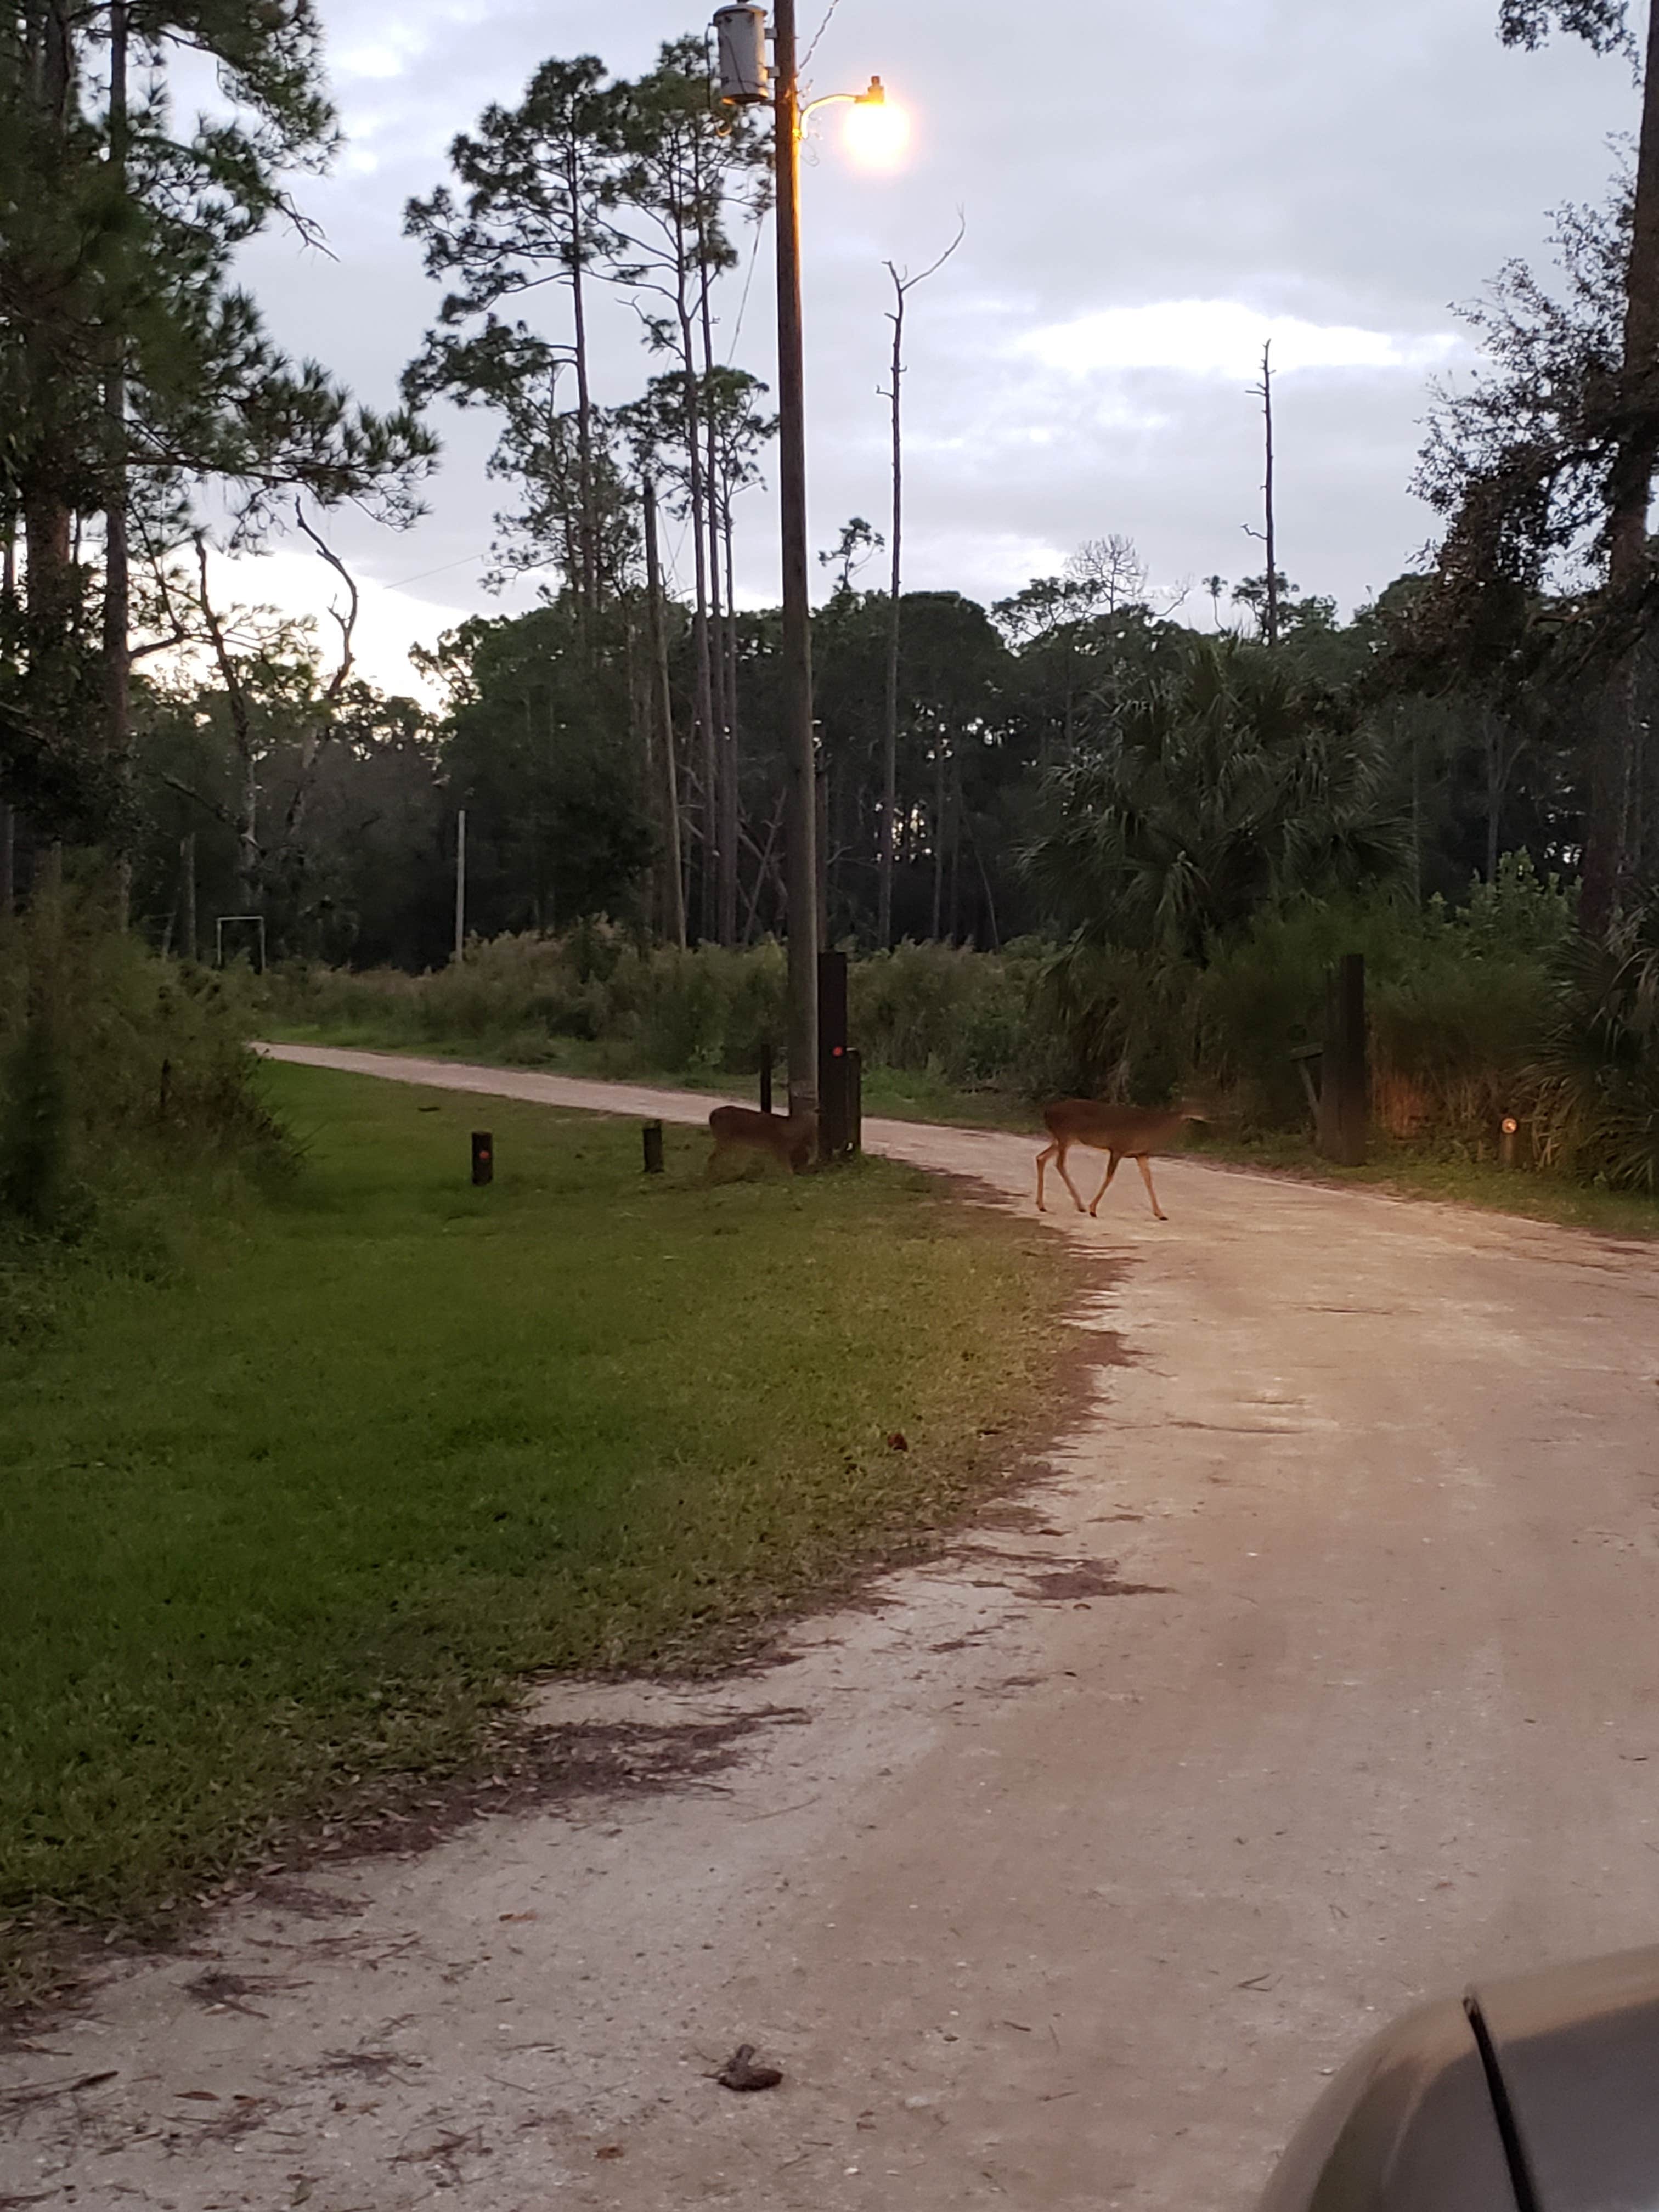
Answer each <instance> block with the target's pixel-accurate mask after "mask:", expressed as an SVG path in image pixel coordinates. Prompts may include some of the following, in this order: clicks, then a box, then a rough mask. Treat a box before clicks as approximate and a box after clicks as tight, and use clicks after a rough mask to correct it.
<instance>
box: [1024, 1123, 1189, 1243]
mask: <svg viewBox="0 0 1659 2212" xmlns="http://www.w3.org/2000/svg"><path fill="white" fill-rule="evenodd" d="M1042 1118H1043V1120H1044V1121H1046V1122H1047V1123H1048V1134H1049V1135H1050V1137H1052V1138H1053V1139H1054V1142H1053V1143H1052V1144H1051V1145H1048V1146H1045V1148H1044V1149H1043V1150H1042V1152H1039V1153H1038V1154H1037V1161H1036V1171H1037V1189H1036V1202H1037V1212H1039V1213H1043V1212H1047V1210H1048V1209H1047V1208H1046V1207H1045V1206H1044V1205H1043V1203H1042V1171H1043V1170H1044V1169H1045V1168H1046V1167H1047V1166H1048V1163H1049V1161H1050V1160H1053V1161H1054V1164H1055V1166H1056V1167H1057V1168H1058V1169H1059V1170H1060V1181H1061V1182H1063V1183H1064V1184H1065V1186H1066V1189H1067V1190H1069V1191H1070V1192H1071V1194H1072V1196H1073V1198H1074V1199H1076V1200H1077V1210H1078V1212H1079V1213H1084V1212H1087V1213H1089V1214H1090V1215H1092V1214H1093V1213H1094V1210H1095V1206H1098V1205H1099V1204H1100V1201H1101V1200H1102V1199H1103V1198H1104V1197H1105V1195H1106V1191H1107V1187H1108V1185H1109V1183H1110V1182H1111V1180H1112V1177H1113V1176H1115V1174H1116V1173H1117V1164H1118V1162H1119V1161H1120V1160H1133V1162H1134V1164H1135V1165H1136V1166H1137V1167H1138V1168H1139V1170H1140V1179H1141V1181H1142V1182H1144V1183H1145V1184H1146V1195H1147V1197H1148V1198H1150V1199H1151V1200H1152V1212H1153V1213H1154V1215H1155V1216H1156V1217H1157V1218H1158V1220H1159V1221H1167V1220H1168V1219H1169V1218H1170V1217H1169V1215H1168V1214H1167V1213H1165V1212H1164V1209H1163V1207H1162V1206H1159V1204H1158V1193H1157V1192H1156V1191H1155V1190H1154V1189H1153V1188H1152V1154H1153V1153H1154V1152H1168V1151H1169V1149H1170V1144H1171V1143H1172V1142H1173V1140H1174V1139H1175V1138H1176V1137H1177V1136H1178V1135H1179V1134H1180V1133H1181V1127H1182V1123H1183V1122H1185V1121H1206V1120H1207V1119H1208V1116H1207V1115H1206V1113H1205V1112H1204V1109H1203V1108H1202V1107H1200V1106H1194V1105H1189V1104H1186V1103H1183V1104H1182V1105H1179V1106H1170V1107H1168V1108H1164V1109H1147V1108H1146V1107H1143V1106H1109V1105H1107V1104H1106V1103H1105V1101H1104V1100H1103V1099H1100V1098H1061V1099H1058V1100H1057V1101H1056V1102H1055V1103H1054V1105H1052V1106H1046V1107H1044V1109H1043V1112H1042ZM1073 1145H1081V1146H1084V1148H1085V1150H1086V1151H1088V1152H1104V1153H1105V1154H1106V1155H1107V1162H1106V1176H1105V1181H1104V1182H1102V1184H1101V1186H1100V1188H1099V1189H1098V1190H1097V1192H1096V1193H1095V1200H1094V1206H1085V1205H1084V1203H1083V1200H1082V1199H1081V1198H1080V1197H1079V1195H1078V1188H1077V1185H1076V1184H1075V1183H1074V1182H1073V1181H1072V1178H1071V1176H1069V1175H1067V1174H1066V1153H1067V1152H1070V1150H1071V1148H1072V1146H1073Z"/></svg>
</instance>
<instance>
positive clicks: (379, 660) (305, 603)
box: [213, 547, 466, 705]
mask: <svg viewBox="0 0 1659 2212" xmlns="http://www.w3.org/2000/svg"><path fill="white" fill-rule="evenodd" d="M213 566H214V571H215V574H214V586H213V588H214V590H215V592H216V593H220V594H222V596H223V597H224V599H226V600H227V601H228V602H230V603H232V604H235V605H242V606H248V607H254V606H272V607H277V608H280V609H281V611H283V614H285V615H296V616H308V617H310V618H311V620H312V622H313V623H314V625H315V628H316V636H317V644H318V652H319V658H320V659H321V661H322V664H323V666H324V668H325V670H330V669H332V668H333V667H334V666H335V665H336V663H337V656H338V653H339V636H340V633H339V629H338V628H337V624H336V623H335V622H334V620H333V617H332V616H331V613H330V609H331V607H340V608H342V609H343V607H344V605H345V593H344V592H343V589H342V588H341V586H340V581H339V579H338V578H337V576H335V575H334V574H333V573H332V572H331V570H330V569H329V568H328V567H327V565H326V564H325V562H322V561H319V559H318V558H317V556H315V555H314V554H313V553H302V552H300V551H297V550H291V549H289V548H286V547H278V548H277V549H276V550H275V551H273V552H270V553H261V554H257V555H241V556H230V557H228V556H220V557H219V558H217V559H216V561H215V562H214V564H213ZM354 580H355V581H356V586H357V595H358V600H359V605H358V610H357V623H356V629H355V631H354V632H353V635H352V653H353V659H354V660H355V663H356V672H357V674H358V675H359V676H362V677H363V678H366V679H367V680H368V682H369V683H371V684H374V685H376V686H377V687H378V688H379V689H380V690H382V691H391V692H400V693H402V694H403V696H404V697H406V698H414V699H420V700H422V701H424V702H426V703H427V704H428V705H433V704H435V703H436V702H437V698H438V695H437V693H436V691H435V690H434V688H433V687H432V686H431V685H430V684H428V683H427V682H426V680H425V678H423V677H422V676H421V675H420V673H419V672H418V671H417V670H416V668H415V666H414V665H413V664H412V662H411V661H410V658H409V649H410V646H411V645H421V646H433V645H435V644H436V643H437V641H438V639H439V637H440V636H441V634H442V633H443V632H444V631H445V630H447V629H454V628H455V627H456V625H457V624H458V623H462V622H465V619H466V613H465V610H464V609H462V608H460V607H452V606H444V605H439V604H437V603H436V602H435V601H433V600H431V599H416V598H415V597H414V596H413V594H412V593H410V592H405V591H400V590H399V589H398V587H397V586H395V585H392V584H380V583H376V582H375V581H374V579H373V578H372V577H369V576H366V575H364V574H362V572H361V570H358V571H356V572H355V578H354Z"/></svg>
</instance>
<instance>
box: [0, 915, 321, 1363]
mask: <svg viewBox="0 0 1659 2212" xmlns="http://www.w3.org/2000/svg"><path fill="white" fill-rule="evenodd" d="M251 1026H252V1019H251V1012H250V1008H249V1006H248V1004H247V1003H246V1000H245V998H244V996H243V995H242V993H241V990H240V984H239V981H238V980H237V979H236V978H235V977H234V976H233V977H231V978H226V977H222V976H220V975H214V974H212V973H210V971H209V970H207V969H200V968H197V967H194V966H185V965H182V964H180V963H177V962H173V961H167V960H161V959H159V958H157V957H155V956H154V955H153V954H151V953H149V952H148V951H145V950H144V948H143V945H141V944H140V943H139V942H138V940H137V939H136V938H134V937H131V936H130V935H128V934H125V933H121V932H119V931H117V930H116V929H114V928H113V927H112V926H111V924H110V922H109V921H108V919H107V917H106V915H104V914H103V912H102V911H101V909H100V906H99V904H98V902H96V901H95V900H94V899H88V898H85V897H81V896H76V895H74V894H66V893H60V892H47V893H43V894H42V895H40V896H38V897H37V898H36V900H35V902H33V906H32V908H31V909H30V911H29V912H28V913H27V915H22V916H18V917H5V918H3V919H0V1336H16V1335H19V1334H28V1333H30V1332H32V1331H33V1329H34V1328H36V1327H38V1326H40V1325H44V1324H46V1323H49V1322H50V1320H51V1319H52V1316H53V1315H54V1314H55V1312H56V1311H57V1310H58V1305H59V1304H60V1301H61V1297H62V1292H63V1285H62V1284H61V1282H59V1281H58V1280H57V1279H56V1278H55V1276H54V1273H53V1271H54V1269H55V1268H56V1267H58V1262H59V1259H60V1258H61V1256H62V1255H64V1252H65V1250H66V1248H68V1247H70V1246H71V1245H72V1246H76V1247H78V1248H80V1257H81V1259H82V1260H84V1261H91V1262H95V1263H97V1264H100V1265H105V1266H107V1267H112V1268H114V1269H117V1270H118V1271H120V1272H122V1273H131V1271H132V1270H133V1269H135V1268H137V1269H138V1270H139V1271H141V1272H144V1271H151V1270H155V1269H157V1268H160V1267H165V1266H166V1264H167V1248H168V1242H169V1237H170V1236H171V1234H172V1231H173V1227H174V1225H176V1222H177V1220H178V1218H179V1217H180V1216H181V1215H182V1213H183V1212H187V1211H188V1208H189V1204H190V1199H189V1198H187V1197H186V1195H185V1194H186V1193H188V1194H192V1195H193V1194H196V1193H198V1192H199V1191H200V1190H201V1189H202V1188H203V1187H204V1183H205V1184H207V1185H210V1186H212V1187H213V1188H215V1189H216V1190H222V1189H223V1188H224V1187H225V1185H226V1183H227V1181H228V1182H235V1181H236V1180H238V1179H240V1178H242V1177H245V1176H248V1175H250V1174H252V1175H261V1176H262V1175H264V1174H267V1173H271V1172H276V1171H280V1170H282V1169H283V1167H284V1166H285V1165H287V1164H289V1161H290V1160H291V1158H292V1152H291V1148H290V1146H289V1139H287V1137H286V1136H285V1134H284V1133H283V1130H282V1129H281V1128H280V1127H278V1125H277V1124H276V1121H275V1120H274V1119H273V1118H272V1116H271V1115H270V1112H269V1110H268V1109H267V1108H266V1107H265V1105H264V1102H263V1100H262V1097H261V1095H260V1089H259V1081H258V1062H257V1060H255V1059H254V1057H253V1055H252V1054H251V1053H250V1052H249V1051H248V1049H247V1045H246V1037H247V1035H248V1031H249V1029H250V1027H251Z"/></svg>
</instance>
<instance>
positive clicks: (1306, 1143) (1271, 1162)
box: [272, 1025, 1659, 1237]
mask: <svg viewBox="0 0 1659 2212" xmlns="http://www.w3.org/2000/svg"><path fill="white" fill-rule="evenodd" d="M272 1034H273V1035H274V1036H281V1037H284V1038H288V1039H289V1040H291V1041H292V1042H295V1043H307V1044H336V1045H348V1044H349V1045H355V1046H356V1047H358V1048H360V1049H364V1050H384V1051H400V1052H422V1053H427V1054H430V1055H431V1056H433V1057H434V1058H438V1059H452V1060H477V1061H479V1062H481V1063H487V1062H489V1061H491V1060H496V1061H500V1062H501V1063H503V1064H505V1065H508V1066H527V1065H528V1066H540V1067H544V1068H545V1069H546V1070H547V1071H548V1072H549V1073H553V1074H560V1075H582V1076H591V1077H594V1078H597V1079H611V1080H623V1079H625V1080H629V1081H643V1082H648V1083H658V1084H667V1085H675V1084H679V1083H684V1084H686V1085H689V1086H690V1087H691V1088H694V1089H696V1090H699V1091H729V1092H731V1093H732V1095H733V1096H734V1097H735V1096H738V1095H741V1096H744V1097H747V1096H748V1095H749V1094H750V1091H752V1090H753V1089H754V1079H753V1078H752V1077H749V1076H722V1075H712V1076H711V1075H707V1074H702V1073H700V1074H698V1075H697V1076H696V1078H695V1079H693V1078H690V1077H678V1076H671V1075H665V1074H663V1073H662V1072H661V1071H660V1070H650V1069H647V1068H645V1067H644V1066H641V1064H640V1063H639V1060H638V1055H637V1054H634V1053H632V1052H631V1051H630V1050H629V1048H623V1047H621V1046H617V1045H615V1044H605V1043H595V1044H586V1043H583V1042H580V1041H577V1040H573V1039H569V1038H548V1037H545V1036H540V1035H539V1033H538V1034H537V1035H536V1036H533V1037H532V1038H530V1039H529V1040H528V1041H527V1042H524V1043H523V1045H522V1048H521V1049H520V1050H519V1051H516V1052H515V1051H514V1050H513V1048H512V1045H511V1043H510V1042H507V1043H503V1042H501V1040H495V1041H488V1040H485V1041H475V1042H473V1043H472V1044H471V1045H468V1044H467V1043H465V1042H456V1041H453V1040H452V1041H450V1042H445V1043H436V1044H429V1045H421V1046H412V1045H410V1043H409V1042H408V1038H407V1034H406V1032H405V1033H402V1034H398V1035H395V1036H394V1035H393V1034H392V1030H390V1029H389V1028H388V1029H386V1030H385V1031H384V1032H381V1031H378V1030H369V1029H365V1028H362V1027H358V1026H356V1025H353V1026H351V1027H350V1028H345V1027H341V1026H334V1027H331V1028H329V1029H327V1030H323V1029H311V1030H301V1029H298V1028H295V1027H292V1026H290V1027H285V1028H279V1029H277V1030H273V1032H272ZM864 1110H865V1112H866V1114H870V1115H886V1116H887V1117H889V1118H890V1120H893V1121H934V1122H948V1123H952V1124H954V1125H955V1126H957V1127H965V1128H979V1129H1010V1130H1015V1131H1018V1132H1020V1133H1026V1132H1028V1131H1029V1132H1030V1133H1034V1134H1035V1133H1037V1132H1038V1131H1039V1130H1040V1128H1041V1127H1042V1117H1041V1114H1040V1112H1039V1109H1037V1108H1036V1106H1034V1105H1032V1104H1031V1103H1029V1101H1027V1100H1025V1099H1023V1098H1021V1097H1018V1095H1017V1094H1016V1093H1015V1092H1014V1091H1012V1090H1008V1089H1003V1088H999V1087H998V1086H997V1085H992V1084H987V1085H982V1086H977V1087H975V1088H974V1089H971V1090H965V1089H963V1088H962V1087H961V1086H959V1085H955V1084H952V1083H951V1082H949V1081H947V1080H946V1079H945V1077H943V1076H939V1075H933V1074H929V1073H912V1072H909V1071H907V1070H903V1069H897V1068H886V1067H876V1068H866V1070H865V1074H864ZM1188 1144H1189V1146H1191V1148H1192V1149H1193V1150H1194V1151H1196V1152H1200V1153H1203V1154H1206V1155H1207V1156H1208V1157H1209V1158H1212V1159H1225V1160H1227V1161H1229V1162H1231V1163H1232V1164H1234V1165H1236V1166H1239V1167H1251V1168H1257V1169H1260V1170H1261V1171H1262V1172H1263V1173H1265V1174H1269V1175H1288V1176H1301V1177H1305V1178H1313V1179H1316V1180H1318V1181H1321V1182H1332V1183H1338V1184H1340V1183H1346V1182H1354V1183H1361V1184H1370V1185H1372V1186H1375V1187H1376V1188H1383V1189H1388V1190H1392V1191H1396V1192H1398V1193H1399V1194H1401V1196H1402V1197H1407V1198H1431V1199H1440V1200H1444V1201H1446V1202H1447V1203H1449V1204H1451V1205H1457V1206H1479V1207H1480V1208H1482V1209H1484V1210H1485V1211H1486V1212H1493V1213H1514V1214H1519V1215H1520V1216H1522V1218H1524V1219H1527V1220H1531V1221H1553V1222H1555V1223H1557V1224H1559V1225H1561V1226H1562V1227H1565V1228H1570V1229H1589V1230H1595V1231H1601V1233H1602V1234H1604V1235H1607V1236H1614V1237H1659V1199H1653V1198H1646V1197H1643V1196H1642V1195H1640V1194H1636V1193H1632V1192H1627V1191H1609V1190H1601V1189H1598V1188H1595V1186H1594V1185H1590V1184H1585V1183H1579V1182H1571V1181H1569V1180H1568V1179H1567V1178H1566V1177H1565V1176H1549V1175H1534V1174H1531V1173H1528V1172H1525V1171H1514V1170H1504V1169H1501V1168H1498V1167H1496V1166H1494V1165H1492V1164H1482V1163H1480V1162H1478V1161H1473V1160H1468V1159H1464V1158H1455V1157H1449V1156H1447V1155H1445V1154H1443V1153H1435V1152H1418V1151H1413V1149H1412V1148H1411V1147H1410V1146H1406V1145H1398V1144H1391V1143H1389V1141H1388V1140H1387V1139H1379V1140H1376V1142H1375V1143H1374V1146H1373V1150H1374V1153H1375V1157H1374V1158H1373V1159H1372V1160H1371V1162H1370V1164H1369V1165H1367V1166H1365V1167H1363V1168H1339V1167H1336V1166H1334V1165H1333V1164H1332V1163H1331V1162H1330V1161H1328V1160H1326V1159H1322V1158H1321V1157H1320V1155H1319V1154H1318V1153H1317V1152H1316V1151H1315V1150H1314V1146H1313V1143H1312V1140H1311V1139H1310V1138H1309V1137H1307V1136H1305V1135H1290V1134H1286V1135H1281V1136H1274V1137H1266V1138H1261V1139H1255V1140H1253V1141H1251V1142H1249V1143H1240V1142H1237V1141H1234V1140H1231V1139H1225V1138H1203V1137H1200V1138H1197V1139H1193V1138H1190V1137H1189V1138H1188Z"/></svg>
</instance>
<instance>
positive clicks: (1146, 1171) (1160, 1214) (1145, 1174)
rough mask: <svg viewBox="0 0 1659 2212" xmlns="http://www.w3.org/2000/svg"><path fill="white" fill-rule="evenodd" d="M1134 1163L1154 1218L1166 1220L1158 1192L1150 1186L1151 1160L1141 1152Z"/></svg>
mask: <svg viewBox="0 0 1659 2212" xmlns="http://www.w3.org/2000/svg"><path fill="white" fill-rule="evenodd" d="M1135 1165H1136V1166H1137V1167H1138V1168H1139V1170H1140V1180H1141V1181H1142V1182H1144V1183H1145V1184H1146V1195H1147V1197H1148V1198H1150V1199H1151V1200H1152V1213H1153V1216H1154V1218H1156V1219H1158V1220H1159V1221H1167V1220H1168V1219H1169V1218H1170V1217H1169V1215H1168V1214H1167V1213H1165V1212H1164V1209H1163V1207H1162V1206H1160V1205H1159V1204H1158V1193H1157V1192H1156V1191H1155V1190H1154V1189H1153V1188H1152V1162H1151V1160H1149V1159H1148V1158H1147V1157H1146V1153H1145V1152H1142V1153H1141V1155H1140V1157H1139V1158H1138V1159H1137V1160H1136V1162H1135Z"/></svg>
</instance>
